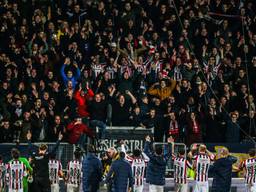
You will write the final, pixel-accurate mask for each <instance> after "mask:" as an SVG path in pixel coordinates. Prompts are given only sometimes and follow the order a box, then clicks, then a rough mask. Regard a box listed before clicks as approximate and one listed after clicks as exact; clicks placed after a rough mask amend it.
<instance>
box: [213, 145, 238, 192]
mask: <svg viewBox="0 0 256 192" xmlns="http://www.w3.org/2000/svg"><path fill="white" fill-rule="evenodd" d="M236 161H237V158H236V157H233V156H231V155H230V154H229V150H228V149H227V148H223V149H221V151H220V158H219V159H217V160H216V161H215V162H214V164H213V166H212V167H211V171H212V173H213V183H212V191H213V192H226V191H230V188H231V179H232V165H233V164H234V163H235V162H236Z"/></svg>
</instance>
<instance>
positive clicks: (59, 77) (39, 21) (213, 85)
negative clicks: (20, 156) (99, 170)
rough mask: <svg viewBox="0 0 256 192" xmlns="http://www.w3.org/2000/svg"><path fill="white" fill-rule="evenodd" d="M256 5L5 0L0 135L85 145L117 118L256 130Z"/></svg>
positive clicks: (214, 134) (226, 138)
mask: <svg viewBox="0 0 256 192" xmlns="http://www.w3.org/2000/svg"><path fill="white" fill-rule="evenodd" d="M255 13H256V12H255V4H254V3H253V1H250V0H243V1H240V0H228V1H224V0H217V1H210V0H196V1H194V0H184V1H173V0H126V1H125V0H101V1H83V0H56V1H51V0H23V1H15V0H6V1H1V2H0V42H1V44H0V71H1V76H0V121H1V128H0V142H1V143H3V142H22V141H25V140H26V134H27V132H28V131H30V132H31V133H32V135H33V137H32V141H56V140H57V138H58V135H59V133H60V132H61V133H62V134H63V135H64V140H66V141H69V142H71V143H77V142H79V140H80V136H81V134H82V133H86V134H87V135H89V136H93V134H94V132H93V130H94V127H95V126H97V127H99V129H100V137H101V138H105V129H106V126H107V125H113V126H134V127H138V126H140V127H145V128H153V129H154V132H155V133H154V134H155V140H156V141H162V140H163V137H164V135H165V136H167V137H168V136H169V135H172V136H173V137H174V138H175V140H176V141H181V142H185V143H187V144H191V143H194V142H202V141H203V142H234V143H237V142H240V141H242V140H244V139H247V138H248V136H250V137H255V136H256V122H255V110H256V109H255V101H254V99H255V96H256V95H255V93H256V92H255V91H256V86H255V85H256V84H255V83H256V76H255V74H256V48H255V46H256V28H255V26H256V15H255ZM167 137H166V138H167Z"/></svg>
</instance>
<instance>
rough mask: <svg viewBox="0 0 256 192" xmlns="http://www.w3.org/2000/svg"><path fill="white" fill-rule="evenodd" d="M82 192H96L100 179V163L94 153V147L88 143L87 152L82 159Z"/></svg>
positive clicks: (101, 170) (101, 171)
mask: <svg viewBox="0 0 256 192" xmlns="http://www.w3.org/2000/svg"><path fill="white" fill-rule="evenodd" d="M82 170H83V192H97V191H98V190H99V185H100V182H101V180H102V173H103V169H102V164H101V161H100V160H99V158H98V157H97V156H96V155H95V148H94V146H93V145H89V147H88V154H87V156H86V158H85V159H84V160H83V165H82Z"/></svg>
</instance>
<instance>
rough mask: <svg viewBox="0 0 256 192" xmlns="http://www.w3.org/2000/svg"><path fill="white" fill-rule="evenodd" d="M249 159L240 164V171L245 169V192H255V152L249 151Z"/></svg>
mask: <svg viewBox="0 0 256 192" xmlns="http://www.w3.org/2000/svg"><path fill="white" fill-rule="evenodd" d="M248 154H249V158H248V159H246V160H244V161H243V162H242V163H241V164H240V169H241V170H242V169H245V175H244V179H245V185H246V190H247V191H246V192H256V150H255V149H251V150H249V153H248Z"/></svg>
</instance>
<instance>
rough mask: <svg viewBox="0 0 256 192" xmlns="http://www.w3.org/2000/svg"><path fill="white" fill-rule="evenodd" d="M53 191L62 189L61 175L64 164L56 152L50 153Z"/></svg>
mask: <svg viewBox="0 0 256 192" xmlns="http://www.w3.org/2000/svg"><path fill="white" fill-rule="evenodd" d="M48 169H49V179H50V184H51V192H59V191H60V177H63V172H62V164H61V162H60V161H59V160H57V159H56V155H55V154H50V159H49V163H48Z"/></svg>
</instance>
